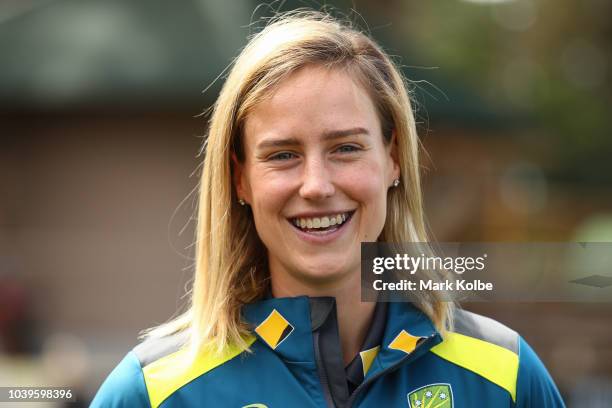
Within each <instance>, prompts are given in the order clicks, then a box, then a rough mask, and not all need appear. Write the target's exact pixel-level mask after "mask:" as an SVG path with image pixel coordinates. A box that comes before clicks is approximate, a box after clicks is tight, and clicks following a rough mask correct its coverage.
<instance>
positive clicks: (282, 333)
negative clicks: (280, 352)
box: [255, 309, 293, 350]
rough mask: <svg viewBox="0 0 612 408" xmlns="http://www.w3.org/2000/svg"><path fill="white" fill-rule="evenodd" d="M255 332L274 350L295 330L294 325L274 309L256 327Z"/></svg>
mask: <svg viewBox="0 0 612 408" xmlns="http://www.w3.org/2000/svg"><path fill="white" fill-rule="evenodd" d="M255 332H256V333H257V334H259V337H261V338H262V339H263V340H264V341H265V342H266V343H268V345H269V346H270V347H271V348H272V349H273V350H274V349H276V348H277V347H278V346H279V345H280V344H281V343H282V342H283V341H285V340H286V339H287V337H289V335H290V334H291V332H293V326H292V325H291V323H289V322H288V321H287V319H285V318H284V317H283V315H281V314H280V313H279V312H278V311H277V310H276V309H274V310H272V312H271V313H270V314H269V315H268V317H267V318H266V320H264V321H263V322H262V323H261V324H260V325H259V326H257V327H256V328H255Z"/></svg>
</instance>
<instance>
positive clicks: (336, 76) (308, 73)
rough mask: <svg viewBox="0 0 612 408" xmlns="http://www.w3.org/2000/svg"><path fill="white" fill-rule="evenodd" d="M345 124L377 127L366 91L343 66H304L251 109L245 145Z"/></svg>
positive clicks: (372, 104)
mask: <svg viewBox="0 0 612 408" xmlns="http://www.w3.org/2000/svg"><path fill="white" fill-rule="evenodd" d="M347 127H350V128H354V127H363V128H366V129H368V130H369V132H370V133H371V134H374V133H376V132H377V130H379V128H380V124H379V120H378V115H377V112H376V109H375V106H374V103H373V101H372V100H371V98H370V96H369V94H368V92H367V91H366V90H365V89H364V88H363V86H362V85H361V84H360V82H359V81H358V80H357V79H356V78H354V77H352V76H351V75H350V74H349V73H348V72H347V71H346V70H344V69H339V68H335V69H330V68H326V67H322V66H307V67H304V68H302V69H300V70H298V71H296V72H295V73H293V74H291V75H290V76H289V77H288V78H286V79H285V80H283V81H282V82H281V83H280V85H279V86H278V87H277V88H276V89H275V90H274V91H272V93H271V94H270V95H268V97H266V98H265V99H264V100H263V101H262V102H260V103H259V104H258V105H256V106H255V107H254V108H253V109H252V110H251V112H250V113H249V114H248V115H247V117H246V121H245V127H244V130H245V138H246V139H247V140H245V141H246V142H247V144H248V143H249V140H250V141H254V139H257V138H259V137H263V136H266V135H274V136H292V137H300V136H303V135H314V134H321V133H323V132H326V131H331V130H338V129H342V128H347Z"/></svg>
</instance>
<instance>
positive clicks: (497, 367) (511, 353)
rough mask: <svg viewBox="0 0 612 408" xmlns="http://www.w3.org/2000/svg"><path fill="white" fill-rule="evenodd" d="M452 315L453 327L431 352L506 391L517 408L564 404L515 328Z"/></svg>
mask: <svg viewBox="0 0 612 408" xmlns="http://www.w3.org/2000/svg"><path fill="white" fill-rule="evenodd" d="M454 317H455V319H454V323H455V324H454V328H453V330H452V331H449V332H448V333H447V334H446V335H445V336H444V340H443V342H442V343H440V344H439V345H437V346H435V347H434V348H432V352H433V353H435V354H437V355H438V356H439V357H441V358H443V359H445V360H448V361H450V362H452V363H454V364H456V365H459V366H461V367H463V368H465V369H467V370H470V371H472V372H475V373H476V374H479V375H480V376H481V377H483V378H484V379H486V380H488V381H490V382H492V383H494V384H497V385H498V386H500V387H502V388H503V389H505V390H507V391H508V393H509V394H510V395H511V397H512V400H513V401H515V402H516V406H517V407H524V406H541V407H563V406H564V405H563V401H562V400H561V397H560V396H559V391H558V390H557V387H556V386H555V384H554V382H553V380H552V378H551V377H550V375H549V374H548V371H547V370H546V368H545V367H544V365H543V364H542V362H541V361H540V359H539V358H538V356H537V355H536V354H535V352H534V351H533V349H531V347H529V345H528V344H527V342H526V341H525V340H524V339H523V338H522V337H521V336H520V335H519V334H518V333H517V332H516V331H514V330H512V329H510V328H508V327H506V326H505V325H503V324H501V323H499V322H498V321H496V320H493V319H491V318H488V317H484V316H481V315H478V314H475V313H472V312H468V311H465V310H460V309H459V310H457V311H456V312H455V316H454Z"/></svg>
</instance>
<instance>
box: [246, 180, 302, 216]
mask: <svg viewBox="0 0 612 408" xmlns="http://www.w3.org/2000/svg"><path fill="white" fill-rule="evenodd" d="M249 179H250V180H251V182H250V183H249V186H250V190H251V197H252V198H251V203H252V207H253V210H254V211H253V213H254V215H255V217H256V219H255V221H256V222H257V218H260V217H265V218H269V217H271V216H275V214H277V213H279V212H280V210H281V209H282V207H283V205H284V204H285V202H286V201H287V199H288V197H289V196H290V194H291V188H292V187H291V178H288V177H279V176H275V175H273V174H266V173H265V172H253V173H251V174H250V177H249Z"/></svg>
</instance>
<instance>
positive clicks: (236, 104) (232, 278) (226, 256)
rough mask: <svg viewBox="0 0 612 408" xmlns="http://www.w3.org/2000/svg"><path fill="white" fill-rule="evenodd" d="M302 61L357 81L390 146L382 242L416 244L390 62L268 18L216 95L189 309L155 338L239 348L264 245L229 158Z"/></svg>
mask: <svg viewBox="0 0 612 408" xmlns="http://www.w3.org/2000/svg"><path fill="white" fill-rule="evenodd" d="M311 64H322V65H325V66H327V67H330V68H335V67H338V68H344V69H346V70H348V72H350V73H351V74H352V75H354V76H355V77H356V78H357V79H359V80H360V81H361V83H362V84H363V85H364V87H365V88H366V89H367V90H368V91H369V94H370V96H371V98H372V100H373V101H374V103H375V105H376V107H377V109H378V113H379V116H380V120H381V124H382V128H383V129H382V130H383V135H384V138H385V142H386V143H390V141H391V134H392V132H394V133H395V137H396V143H397V157H398V161H399V163H400V168H401V177H400V180H401V184H400V185H399V186H398V188H393V189H390V190H389V193H388V206H387V219H386V222H385V225H384V228H383V231H382V233H381V235H380V237H379V240H380V241H385V242H425V241H427V234H426V231H425V226H424V218H423V209H422V199H421V186H420V177H419V140H418V137H417V132H416V127H415V120H414V115H413V111H412V108H411V104H410V99H409V97H408V93H407V91H406V84H405V82H404V79H403V77H402V76H401V74H400V73H399V70H398V69H397V68H396V66H395V65H394V63H393V62H392V61H391V59H390V58H389V57H388V56H387V55H386V54H385V53H384V52H383V51H382V49H381V48H380V47H379V46H378V45H377V44H376V43H375V42H374V41H373V40H371V39H370V38H369V37H368V36H366V35H365V34H363V33H361V32H360V31H358V30H356V29H354V28H352V27H351V26H350V24H348V23H344V22H340V21H338V20H336V19H335V18H333V17H331V16H330V15H328V14H325V13H322V12H316V11H304V10H300V11H293V12H290V13H285V14H281V15H278V16H277V17H275V18H274V19H273V20H272V21H270V23H269V24H268V25H267V26H266V27H265V28H264V29H263V30H262V31H260V32H259V33H258V34H256V35H255V36H254V37H253V38H252V39H251V40H250V41H249V43H248V44H247V46H246V47H245V48H244V50H243V51H242V52H241V54H240V55H239V56H238V58H237V59H236V60H235V61H234V63H233V66H232V69H231V71H230V73H229V76H228V78H227V80H226V81H225V84H224V86H223V89H222V90H221V93H220V95H219V98H218V99H217V101H216V103H215V105H214V109H213V113H212V116H211V119H210V127H209V131H208V135H207V139H206V141H205V146H204V152H205V156H204V163H203V169H202V177H201V182H200V191H199V207H198V219H197V232H196V234H197V238H196V250H195V256H196V259H195V279H194V282H193V287H192V290H191V299H190V301H191V305H190V307H189V309H188V311H187V312H185V313H184V314H182V315H181V316H179V317H178V318H176V319H174V320H172V321H170V322H168V323H165V324H163V325H161V326H159V327H157V328H154V329H152V330H149V331H148V332H147V335H150V336H164V335H169V334H172V333H175V332H179V331H185V330H188V331H189V336H188V337H189V339H190V340H189V343H190V345H191V346H192V347H194V349H199V348H200V347H202V346H207V347H211V346H212V348H213V349H216V350H219V351H220V350H222V349H223V348H224V347H225V346H227V345H228V344H232V345H235V346H238V347H244V348H246V347H247V344H246V342H245V337H246V335H247V334H248V333H249V328H248V327H247V326H246V324H245V323H244V322H243V321H242V319H241V308H242V306H243V305H244V304H247V303H250V302H253V301H255V300H257V299H259V298H261V297H262V296H263V295H264V292H265V291H266V289H267V285H268V280H269V274H268V268H267V259H266V258H267V255H266V249H265V247H264V246H263V244H262V242H261V241H260V239H259V237H258V236H257V233H256V231H255V226H254V222H253V220H252V217H251V214H250V211H248V210H247V209H245V208H243V207H241V206H240V205H239V204H238V202H237V197H236V192H235V189H234V188H233V184H232V168H231V157H232V154H235V155H236V157H237V159H238V160H243V151H242V140H241V139H242V126H243V124H244V121H245V118H246V116H247V115H248V114H249V112H250V111H251V110H252V109H253V107H255V106H256V105H257V104H258V103H259V102H260V101H261V100H262V99H263V98H265V97H266V96H268V95H270V93H271V92H272V91H273V90H274V89H275V88H276V87H277V86H278V84H279V83H280V82H281V81H282V80H283V79H285V78H287V76H288V75H290V74H291V73H293V72H295V71H296V70H298V69H299V68H302V67H304V66H306V65H311ZM416 303H417V304H416V305H417V307H419V308H420V309H421V310H422V311H423V312H424V313H425V314H427V315H428V316H429V317H430V318H431V320H432V321H433V322H434V324H435V325H436V326H437V327H438V329H439V330H441V331H444V328H445V326H446V323H447V321H448V318H449V316H450V312H451V311H452V305H451V304H450V303H446V302H443V301H442V299H441V298H439V297H437V296H436V295H435V294H423V295H420V297H418V298H417V301H416Z"/></svg>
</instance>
